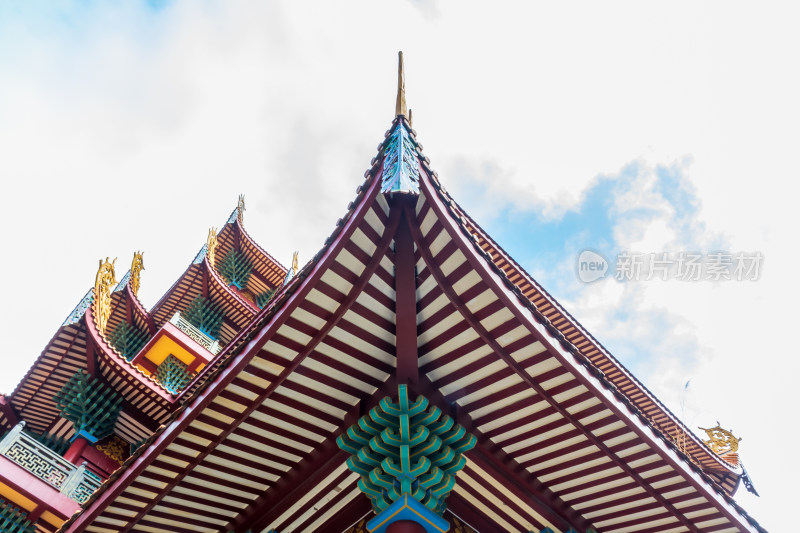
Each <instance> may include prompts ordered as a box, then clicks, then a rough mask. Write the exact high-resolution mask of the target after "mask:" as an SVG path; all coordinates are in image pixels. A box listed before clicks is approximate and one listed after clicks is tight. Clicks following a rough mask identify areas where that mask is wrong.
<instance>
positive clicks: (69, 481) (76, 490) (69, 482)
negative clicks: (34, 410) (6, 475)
mask: <svg viewBox="0 0 800 533" xmlns="http://www.w3.org/2000/svg"><path fill="white" fill-rule="evenodd" d="M24 428H25V422H24V421H23V422H20V423H19V424H17V425H16V426H15V427H14V428H12V429H11V431H9V432H8V433H7V434H6V436H5V437H3V440H1V441H0V455H3V456H4V457H6V458H8V459H10V460H11V461H13V462H14V463H16V464H18V465H19V466H21V467H22V468H24V469H25V470H27V471H28V472H30V473H31V474H32V475H34V476H36V477H38V478H39V479H41V480H42V481H44V482H45V483H47V484H48V485H50V486H51V487H53V488H55V489H56V490H58V491H60V492H62V493H64V494H66V495H67V496H68V497H69V498H72V499H73V500H75V501H77V502H78V503H84V502H86V500H88V499H89V496H91V494H92V493H93V492H94V491H95V490H97V488H98V487H99V486H100V485H101V484H102V480H101V479H100V478H99V477H98V476H97V475H95V474H94V473H92V472H90V471H89V470H88V469H87V468H86V465H85V463H84V464H83V465H81V466H75V465H74V464H72V463H70V462H69V461H67V460H66V459H64V458H63V457H61V456H60V455H58V454H57V453H56V452H54V451H53V450H51V449H50V448H48V447H47V446H45V445H43V444H42V443H40V442H38V441H37V440H36V439H34V438H33V437H31V436H30V435H28V434H27V433H25V432H24V431H23V429H24Z"/></svg>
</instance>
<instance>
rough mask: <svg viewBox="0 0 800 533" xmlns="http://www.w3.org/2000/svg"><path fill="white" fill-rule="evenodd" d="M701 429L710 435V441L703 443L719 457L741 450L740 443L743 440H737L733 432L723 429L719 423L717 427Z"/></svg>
mask: <svg viewBox="0 0 800 533" xmlns="http://www.w3.org/2000/svg"><path fill="white" fill-rule="evenodd" d="M700 429H702V430H703V431H705V432H706V434H707V435H708V440H704V441H703V442H704V443H706V445H707V446H708V447H709V448H711V451H713V452H714V453H716V454H717V455H722V454H724V453H731V452H736V451H738V450H739V441H740V440H742V439H737V438H736V437H735V436H734V435H733V433H732V432H731V431H729V430H727V429H722V427H721V426H720V424H719V422H717V425H716V427H713V428H700Z"/></svg>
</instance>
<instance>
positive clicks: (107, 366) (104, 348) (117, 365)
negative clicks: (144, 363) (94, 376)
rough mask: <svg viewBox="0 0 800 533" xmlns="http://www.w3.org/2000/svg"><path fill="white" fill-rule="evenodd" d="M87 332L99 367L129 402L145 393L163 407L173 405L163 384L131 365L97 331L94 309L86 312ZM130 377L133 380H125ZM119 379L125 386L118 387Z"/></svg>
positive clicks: (171, 398) (170, 396) (171, 397)
mask: <svg viewBox="0 0 800 533" xmlns="http://www.w3.org/2000/svg"><path fill="white" fill-rule="evenodd" d="M86 330H87V332H88V337H89V339H90V340H91V341H92V344H93V346H94V347H95V349H96V350H97V356H98V361H97V362H98V366H99V370H100V371H101V372H102V374H103V376H104V377H105V378H106V380H107V381H108V382H109V383H111V385H112V386H113V387H114V388H115V389H116V390H117V391H118V392H120V393H121V394H122V395H123V396H124V397H125V398H126V399H127V400H129V401H135V400H136V401H138V400H139V399H138V397H137V393H144V394H146V395H147V396H149V398H150V400H152V401H156V402H159V403H161V404H163V405H166V404H169V403H172V401H173V396H172V394H170V393H169V392H168V391H167V390H166V389H165V388H164V387H162V386H161V384H160V383H159V382H158V381H156V380H154V379H153V378H151V377H150V376H148V375H146V374H145V373H144V372H142V371H141V370H139V369H138V368H136V367H135V366H133V365H131V364H130V363H129V362H128V361H127V360H126V359H125V358H124V357H123V356H122V355H121V354H120V353H119V352H117V350H116V349H114V347H113V346H111V345H110V344H109V343H108V342H106V339H105V337H104V336H103V335H101V334H100V332H99V331H98V330H97V326H96V325H95V322H94V315H93V313H92V309H87V311H86ZM126 375H130V376H131V377H132V378H133V379H132V380H130V379H125V377H126ZM119 379H123V380H124V381H125V382H126V385H125V386H122V387H117V386H116V383H115V382H117V381H119ZM131 386H132V387H133V388H131Z"/></svg>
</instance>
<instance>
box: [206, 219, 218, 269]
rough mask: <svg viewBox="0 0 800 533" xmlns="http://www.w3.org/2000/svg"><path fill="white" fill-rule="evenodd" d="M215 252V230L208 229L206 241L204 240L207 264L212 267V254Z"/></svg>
mask: <svg viewBox="0 0 800 533" xmlns="http://www.w3.org/2000/svg"><path fill="white" fill-rule="evenodd" d="M216 250H217V228H209V229H208V239H206V257H208V264H210V265H211V266H212V267H213V266H214V252H215V251H216Z"/></svg>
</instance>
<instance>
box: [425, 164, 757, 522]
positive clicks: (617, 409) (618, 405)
mask: <svg viewBox="0 0 800 533" xmlns="http://www.w3.org/2000/svg"><path fill="white" fill-rule="evenodd" d="M429 180H430V178H429V177H428V176H427V174H426V173H425V172H423V176H422V179H421V180H420V185H421V191H422V192H423V193H424V194H425V195H426V197H427V198H428V199H429V202H430V204H431V208H432V209H433V210H434V212H435V213H436V215H437V217H438V218H439V220H441V221H442V223H443V224H444V226H445V229H446V230H447V232H448V234H449V235H450V237H451V238H452V239H453V240H454V241H455V242H456V244H457V245H458V246H459V248H461V251H462V253H464V255H465V256H466V258H467V260H468V261H469V262H470V263H471V264H472V266H473V267H474V268H475V269H476V271H477V272H478V273H479V274H480V275H481V278H482V279H483V280H484V282H485V283H486V284H487V285H488V286H489V287H490V288H492V290H493V292H494V293H495V294H496V295H497V296H498V297H499V298H500V299H501V300H502V301H503V303H504V304H505V305H506V307H507V308H508V309H509V310H510V311H511V312H512V313H513V314H514V315H515V316H516V317H517V318H518V319H519V320H520V322H521V323H522V324H525V325H527V326H528V328H529V330H530V331H531V333H533V334H534V335H536V336H537V337H538V338H539V340H540V341H541V342H542V343H543V344H544V345H545V346H546V347H547V348H548V349H549V350H550V351H551V353H553V354H554V355H556V356H557V357H558V359H559V360H560V361H561V362H562V363H564V364H565V366H566V367H567V368H571V369H572V370H573V371H574V372H573V374H574V376H575V377H576V379H577V380H578V381H579V382H580V383H581V384H583V385H584V386H585V387H587V388H588V389H589V390H594V391H596V392H597V393H598V394H599V396H600V398H601V399H602V400H603V401H604V403H606V405H607V406H608V407H609V409H611V410H612V412H614V413H615V414H617V415H618V416H619V417H620V418H621V419H622V420H625V421H629V422H630V424H629V427H631V429H632V430H633V431H634V432H635V433H636V434H637V435H638V436H639V437H640V438H642V439H643V440H644V442H649V443H651V444H652V445H653V449H654V450H655V451H656V452H657V453H658V454H659V455H661V457H662V458H663V459H665V460H666V461H667V463H668V464H670V466H672V467H673V468H674V469H675V470H676V471H677V472H681V473H683V474H684V475H685V476H686V477H687V479H688V480H689V481H690V483H691V484H692V485H693V486H694V487H695V488H696V489H697V490H698V491H699V492H700V493H701V494H704V495H705V496H706V497H709V498H710V499H711V500H712V501H714V502H715V503H717V504H718V505H720V506H721V507H720V508H721V510H722V511H723V513H724V514H725V516H726V517H727V518H728V519H729V520H731V522H732V523H734V524H737V525H741V526H744V527H747V528H751V527H752V528H755V526H753V525H752V524H750V523H748V522H747V521H746V520H745V517H743V516H741V515H737V514H736V513H735V512H733V506H731V505H730V504H729V503H728V502H727V501H725V499H724V497H723V496H722V495H720V494H716V493H715V492H716V491H715V490H714V488H712V486H711V485H710V484H706V485H705V486H704V485H703V483H702V482H701V481H700V479H699V478H700V476H699V475H698V474H696V473H695V472H693V471H692V470H691V467H690V466H689V465H688V464H686V463H685V462H682V461H681V460H680V459H679V457H678V455H677V453H676V452H674V451H673V450H670V449H669V448H668V445H667V444H666V443H665V442H663V441H662V440H661V439H660V437H659V436H658V435H655V433H653V432H654V431H657V430H654V429H651V432H650V434H649V435H648V434H647V433H646V429H645V428H646V426H645V422H644V421H642V420H637V419H636V415H635V414H634V413H632V412H631V411H632V409H629V410H628V411H627V412H626V411H625V409H624V407H623V405H624V404H625V403H626V402H625V400H624V399H623V398H618V397H612V396H616V395H615V394H614V392H612V391H611V390H610V387H604V386H603V384H602V383H601V382H600V381H599V379H601V378H598V377H596V376H590V371H589V370H587V368H586V367H584V365H582V364H581V363H580V362H579V361H578V360H577V358H585V356H583V355H582V354H579V352H578V351H577V349H576V348H574V347H572V346H571V345H569V346H567V345H568V344H569V343H568V341H567V340H566V339H564V340H561V339H559V338H558V336H559V334H558V333H557V332H552V331H550V330H549V329H547V326H546V325H545V324H544V321H542V323H541V324H540V323H533V322H532V321H531V315H532V316H533V318H536V317H537V312H536V311H531V309H530V306H531V305H532V304H530V302H529V301H527V300H526V301H525V302H522V301H520V299H518V298H517V297H516V296H513V295H510V294H509V291H510V289H509V288H507V287H506V286H504V285H503V284H502V283H501V282H500V279H501V278H500V277H499V276H500V275H499V274H497V273H494V272H491V270H492V267H493V266H494V265H491V266H490V265H489V264H488V263H487V260H486V259H483V258H482V257H479V256H478V251H477V250H476V249H475V247H474V246H473V244H472V243H471V242H470V241H469V240H468V237H467V236H466V235H465V234H464V233H462V229H463V228H462V227H460V226H459V225H458V224H457V223H456V222H455V221H454V220H453V219H452V218H451V217H450V215H449V213H448V211H447V208H446V207H445V206H444V205H443V203H442V200H441V199H440V198H439V193H438V191H436V190H432V186H431V185H430V183H429ZM463 231H466V229H463ZM418 247H419V244H418ZM422 251H423V253H424V252H425V251H426V249H424V248H423V249H422ZM428 255H430V251H428ZM429 259H430V258H429ZM426 262H427V261H426ZM429 266H433V267H435V263H434V264H431V263H429ZM436 270H437V269H436V268H432V273H433V274H434V275H436ZM439 276H440V279H437V282H439V283H440V285H441V284H442V283H441V278H443V276H441V271H439ZM443 289H445V292H446V293H447V292H449V293H450V294H449V295H448V297H449V298H450V299H451V301H452V302H453V304H454V305H455V306H456V308H458V309H459V311H461V312H462V314H463V315H464V318H465V319H466V320H467V321H468V322H470V323H471V324H472V325H473V327H475V328H476V329H475V330H476V332H477V333H478V334H479V335H481V337H482V338H483V340H484V341H486V342H488V343H489V344H490V345H491V346H492V348H493V350H495V351H496V352H497V353H498V354H499V355H500V356H501V357H502V358H503V360H504V361H506V363H507V364H508V365H509V366H510V367H511V368H513V369H514V370H515V372H516V373H517V374H518V375H519V376H520V377H521V378H522V379H523V381H525V382H526V383H527V384H528V385H529V386H530V387H532V388H533V389H534V390H536V391H537V393H540V394H544V395H546V393H545V392H544V390H543V389H542V387H541V386H540V385H538V383H536V382H535V380H533V379H532V378H531V377H530V375H528V374H527V372H525V371H524V369H522V368H520V365H519V364H518V363H517V362H516V361H514V359H513V358H511V357H510V356H509V355H508V354H506V353H505V352H504V350H502V348H500V347H499V345H498V344H497V343H496V341H494V339H492V338H490V337H487V336H486V332H485V330H484V328H483V327H482V326H481V325H480V324H479V323H475V320H474V317H472V316H471V313H470V312H469V310H467V309H466V307H465V306H464V305H463V302H460V301H459V299H458V297H457V296H455V294H454V293H453V291H452V288H451V287H449V286H443ZM526 307H527V309H526ZM529 313H530V314H529ZM543 329H544V330H545V331H547V334H543V332H542V330H543ZM553 329H554V328H553ZM573 350H574V351H573ZM591 368H594V367H593V366H592V367H591ZM548 398H549V397H548ZM553 407H555V408H556V409H558V410H560V411H561V410H563V409H561V408H560V406H558V404H557V403H556V402H553ZM631 407H632V406H631ZM563 411H564V412H563V413H562V416H565V418H567V419H568V420H571V421H573V423H574V424H575V425H576V426H577V427H581V425H580V423H579V422H578V421H577V420H574V417H573V416H572V415H571V414H570V413H568V412H566V410H563ZM587 437H588V438H589V440H590V441H592V443H593V444H594V445H596V446H598V448H600V449H601V450H603V451H604V452H606V453H607V454H608V455H609V456H610V457H612V460H614V456H613V454H612V453H611V452H610V451H609V450H608V448H607V447H606V446H605V445H604V444H603V442H602V441H601V439H598V438H597V437H594V436H593V435H592V434H588V435H587ZM617 464H618V466H620V468H622V469H623V470H624V471H625V472H626V473H627V474H628V475H630V476H631V477H633V479H635V480H637V482H638V483H639V484H640V485H641V486H642V487H643V488H645V490H647V491H648V493H649V494H650V495H651V496H653V497H654V498H655V499H656V500H657V501H659V502H660V503H662V504H663V505H664V506H665V508H667V509H669V510H670V512H672V513H674V515H675V516H676V517H678V519H679V521H680V522H681V524H682V525H684V526H686V527H688V528H689V530H690V531H691V530H693V528H694V526H693V524H692V523H691V521H690V520H689V519H687V518H686V517H685V516H684V515H683V514H682V513H680V512H679V511H678V510H677V509H675V508H674V506H672V505H671V504H670V503H669V502H668V501H667V500H666V499H665V498H664V497H663V496H662V495H661V494H660V492H659V491H657V490H655V489H653V488H652V487H651V486H650V485H649V484H648V483H647V482H646V481H645V480H643V479H641V477H640V476H639V475H638V474H637V473H636V472H635V471H634V470H633V469H632V468H631V467H630V466H628V464H627V463H625V462H617Z"/></svg>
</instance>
